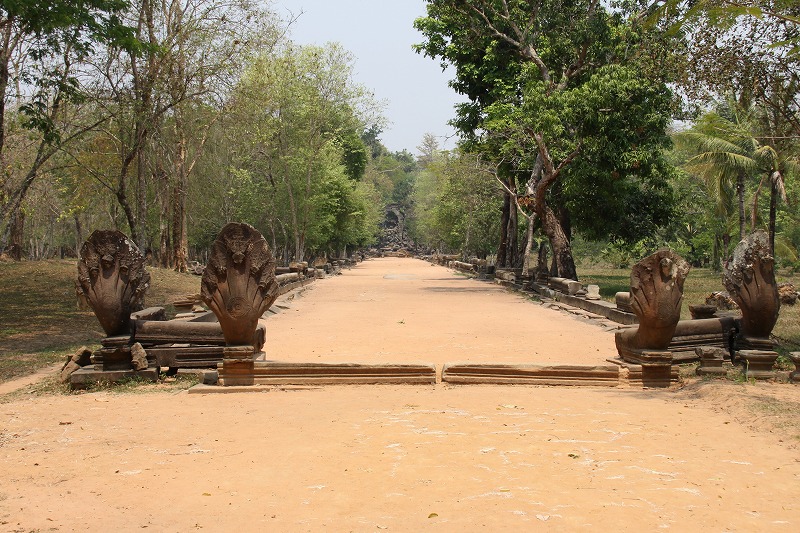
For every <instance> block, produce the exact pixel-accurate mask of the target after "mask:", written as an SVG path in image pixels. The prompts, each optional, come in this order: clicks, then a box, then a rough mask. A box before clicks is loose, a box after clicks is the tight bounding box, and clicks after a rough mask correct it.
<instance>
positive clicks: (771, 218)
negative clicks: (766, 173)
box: [769, 177, 778, 257]
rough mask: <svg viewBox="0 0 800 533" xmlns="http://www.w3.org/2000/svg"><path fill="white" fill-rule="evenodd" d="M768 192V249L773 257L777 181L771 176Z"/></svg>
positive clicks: (776, 212)
mask: <svg viewBox="0 0 800 533" xmlns="http://www.w3.org/2000/svg"><path fill="white" fill-rule="evenodd" d="M771 178H772V179H770V183H771V187H770V193H769V251H770V253H771V254H772V257H775V219H776V218H777V214H778V181H777V180H776V179H775V178H774V177H771Z"/></svg>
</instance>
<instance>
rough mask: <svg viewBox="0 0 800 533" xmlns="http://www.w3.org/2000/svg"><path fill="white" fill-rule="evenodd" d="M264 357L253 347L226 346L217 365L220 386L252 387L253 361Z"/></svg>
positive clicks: (253, 376) (253, 375)
mask: <svg viewBox="0 0 800 533" xmlns="http://www.w3.org/2000/svg"><path fill="white" fill-rule="evenodd" d="M263 357H264V352H260V351H259V352H257V351H256V350H255V348H254V347H253V346H249V345H244V346H226V347H225V348H224V349H223V351H222V362H221V363H219V365H217V370H218V372H219V380H218V381H217V383H218V384H219V385H222V386H230V385H253V384H254V383H255V361H256V359H260V358H263Z"/></svg>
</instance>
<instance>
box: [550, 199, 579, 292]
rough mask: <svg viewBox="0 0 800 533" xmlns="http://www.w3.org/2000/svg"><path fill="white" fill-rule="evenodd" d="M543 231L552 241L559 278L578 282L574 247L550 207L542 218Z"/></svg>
mask: <svg viewBox="0 0 800 533" xmlns="http://www.w3.org/2000/svg"><path fill="white" fill-rule="evenodd" d="M542 230H543V231H544V234H545V235H547V238H548V239H549V240H550V246H551V247H552V249H553V259H554V261H555V264H556V269H557V270H558V276H559V277H562V278H567V279H574V280H576V281H577V280H578V272H577V270H576V269H575V260H574V259H573V257H572V246H571V245H570V242H569V238H567V235H566V234H565V233H564V230H563V229H562V228H561V224H560V223H559V221H558V218H556V215H555V213H553V210H552V209H550V208H549V207H545V216H544V217H542Z"/></svg>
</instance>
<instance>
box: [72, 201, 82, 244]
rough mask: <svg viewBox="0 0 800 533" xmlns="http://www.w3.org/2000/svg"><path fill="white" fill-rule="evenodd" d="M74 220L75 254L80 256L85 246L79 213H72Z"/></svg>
mask: <svg viewBox="0 0 800 533" xmlns="http://www.w3.org/2000/svg"><path fill="white" fill-rule="evenodd" d="M72 218H73V219H74V220H75V254H76V255H80V252H81V246H83V225H82V224H81V218H80V216H79V215H78V212H77V211H76V212H74V213H72Z"/></svg>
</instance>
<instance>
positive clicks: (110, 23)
mask: <svg viewBox="0 0 800 533" xmlns="http://www.w3.org/2000/svg"><path fill="white" fill-rule="evenodd" d="M126 7H127V2H126V1H125V0H86V1H83V2H77V3H76V2H71V1H63V0H46V1H42V0H22V1H14V2H4V3H3V5H2V7H0V168H2V170H0V173H1V174H0V228H2V232H1V233H0V250H2V249H3V248H5V245H6V242H7V241H8V239H9V236H10V234H11V232H12V230H14V231H16V232H19V231H21V227H22V219H21V212H20V208H21V205H22V202H23V201H24V199H25V196H26V194H27V192H28V190H29V189H30V187H31V185H32V184H33V182H34V180H35V179H36V178H37V176H39V175H40V174H41V171H42V169H43V167H44V166H45V165H46V164H47V163H48V161H49V160H50V159H51V158H52V157H53V155H54V154H55V153H56V152H57V151H58V149H59V147H60V146H62V145H65V144H69V143H70V142H73V141H75V140H76V139H78V138H80V137H81V136H82V135H83V134H84V133H85V132H86V131H88V130H90V129H91V128H92V126H93V125H92V124H91V123H90V124H88V125H87V124H81V123H78V124H75V123H74V122H73V121H71V120H69V119H68V118H67V117H69V114H70V108H71V106H74V105H75V104H78V103H80V102H81V101H82V100H83V99H84V93H83V91H82V88H81V84H80V81H79V79H80V78H79V76H78V72H77V70H76V66H77V65H79V64H80V63H81V62H82V61H84V60H85V59H86V58H88V57H89V56H90V55H91V54H92V53H93V52H94V51H95V49H96V47H97V46H99V45H117V46H122V47H125V48H127V49H131V50H135V49H138V43H137V42H136V41H135V39H133V33H132V30H131V28H129V27H127V26H125V25H124V24H122V22H121V13H122V12H123V11H124V9H125V8H126ZM10 103H11V104H12V107H11V109H9V104H10ZM9 111H11V114H9ZM10 117H13V118H11V120H17V118H19V123H20V124H21V126H22V127H23V128H25V129H27V130H29V131H33V132H35V133H36V134H37V135H38V138H37V145H38V146H37V147H36V148H35V149H34V154H35V155H34V156H33V157H32V158H31V159H30V160H29V161H28V162H27V163H25V164H24V167H25V168H24V170H22V172H21V174H20V175H19V176H16V177H15V176H13V175H12V174H11V173H9V169H11V168H14V167H17V168H20V165H18V164H12V162H10V161H9V160H8V153H7V150H6V148H7V138H6V134H7V133H8V128H9V123H10ZM15 255H17V253H16V252H15Z"/></svg>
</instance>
